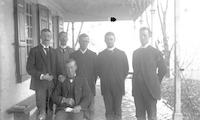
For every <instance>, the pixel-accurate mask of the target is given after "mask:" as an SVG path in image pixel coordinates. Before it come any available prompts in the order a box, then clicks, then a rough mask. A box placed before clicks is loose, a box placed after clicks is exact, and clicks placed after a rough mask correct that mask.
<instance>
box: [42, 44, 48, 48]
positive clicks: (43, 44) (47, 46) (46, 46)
mask: <svg viewBox="0 0 200 120" xmlns="http://www.w3.org/2000/svg"><path fill="white" fill-rule="evenodd" d="M41 45H42V47H43V48H49V46H45V45H44V44H42V43H41Z"/></svg>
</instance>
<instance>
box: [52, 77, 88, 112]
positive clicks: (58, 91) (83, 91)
mask: <svg viewBox="0 0 200 120" xmlns="http://www.w3.org/2000/svg"><path fill="white" fill-rule="evenodd" d="M74 82H75V83H74V94H75V106H76V105H80V106H81V108H82V109H83V110H84V109H86V108H87V107H88V105H89V103H90V96H91V91H90V88H89V86H88V84H87V81H86V80H85V79H84V78H81V77H78V76H77V77H75V79H74ZM69 84H70V83H69V82H68V79H66V80H65V81H64V82H63V83H61V82H58V84H57V86H56V88H55V90H54V92H53V95H52V100H53V102H54V103H55V104H56V105H57V107H56V109H57V110H56V111H58V110H61V109H64V108H65V107H67V105H66V104H62V103H61V101H62V98H63V97H65V98H68V92H69Z"/></svg>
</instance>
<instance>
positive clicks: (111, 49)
mask: <svg viewBox="0 0 200 120" xmlns="http://www.w3.org/2000/svg"><path fill="white" fill-rule="evenodd" d="M114 49H115V47H112V48H107V50H110V51H113V50H114Z"/></svg>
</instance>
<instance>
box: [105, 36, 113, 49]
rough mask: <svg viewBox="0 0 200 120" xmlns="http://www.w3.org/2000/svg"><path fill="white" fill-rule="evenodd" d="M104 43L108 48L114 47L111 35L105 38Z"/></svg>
mask: <svg viewBox="0 0 200 120" xmlns="http://www.w3.org/2000/svg"><path fill="white" fill-rule="evenodd" d="M105 42H106V45H107V47H108V48H112V47H114V44H115V36H113V35H107V36H105Z"/></svg>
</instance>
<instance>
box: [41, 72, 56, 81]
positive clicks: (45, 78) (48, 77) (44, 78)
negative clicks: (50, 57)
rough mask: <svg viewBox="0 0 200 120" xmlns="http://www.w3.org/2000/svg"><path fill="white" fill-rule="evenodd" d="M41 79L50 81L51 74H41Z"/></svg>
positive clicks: (51, 78)
mask: <svg viewBox="0 0 200 120" xmlns="http://www.w3.org/2000/svg"><path fill="white" fill-rule="evenodd" d="M42 80H48V81H52V80H53V76H52V75H49V73H47V74H45V75H43V76H42Z"/></svg>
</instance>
